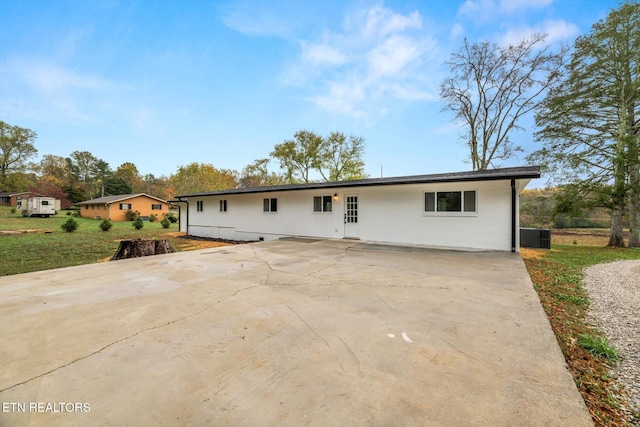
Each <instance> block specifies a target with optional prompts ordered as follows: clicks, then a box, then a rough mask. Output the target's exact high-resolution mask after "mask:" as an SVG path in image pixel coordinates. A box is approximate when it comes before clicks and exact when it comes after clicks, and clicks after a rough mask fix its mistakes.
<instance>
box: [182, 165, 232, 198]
mask: <svg viewBox="0 0 640 427" xmlns="http://www.w3.org/2000/svg"><path fill="white" fill-rule="evenodd" d="M171 182H172V184H173V187H174V189H175V192H176V194H189V193H199V192H205V191H215V190H224V189H227V188H235V187H237V186H238V182H237V180H236V173H235V172H234V171H232V170H228V169H216V168H215V167H214V166H213V165H211V164H206V163H190V164H188V165H186V166H180V167H178V171H177V172H176V173H175V174H174V175H172V176H171Z"/></svg>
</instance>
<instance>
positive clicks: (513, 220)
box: [511, 178, 517, 252]
mask: <svg viewBox="0 0 640 427" xmlns="http://www.w3.org/2000/svg"><path fill="white" fill-rule="evenodd" d="M516 197H517V195H516V180H515V179H514V178H511V252H515V251H516V230H517V227H516Z"/></svg>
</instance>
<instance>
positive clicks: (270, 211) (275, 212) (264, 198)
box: [262, 197, 280, 214]
mask: <svg viewBox="0 0 640 427" xmlns="http://www.w3.org/2000/svg"><path fill="white" fill-rule="evenodd" d="M273 199H275V200H276V210H275V211H272V210H271V205H272V203H271V201H272V200H273ZM265 200H269V210H268V211H265V210H264V201H265ZM279 210H280V203H278V198H277V197H263V198H262V213H264V214H277V213H278V211H279Z"/></svg>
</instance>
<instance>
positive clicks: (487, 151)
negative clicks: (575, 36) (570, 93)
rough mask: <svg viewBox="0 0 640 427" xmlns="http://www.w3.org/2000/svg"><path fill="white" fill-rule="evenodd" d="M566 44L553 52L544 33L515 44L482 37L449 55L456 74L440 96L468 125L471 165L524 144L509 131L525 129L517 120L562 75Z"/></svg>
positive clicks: (489, 163) (490, 163)
mask: <svg viewBox="0 0 640 427" xmlns="http://www.w3.org/2000/svg"><path fill="white" fill-rule="evenodd" d="M566 52H567V48H565V47H563V48H560V50H559V52H557V53H553V52H551V48H550V46H549V45H548V44H547V43H546V35H545V34H534V35H532V36H530V37H525V38H524V39H522V41H520V42H519V43H518V44H516V45H509V46H506V47H504V46H500V45H498V44H495V43H489V42H482V43H480V44H477V43H474V44H469V41H468V40H467V39H465V40H464V46H463V47H462V49H460V51H459V52H456V53H454V54H452V55H451V59H450V60H449V61H447V64H448V65H449V67H450V69H451V73H452V76H451V77H447V78H446V79H445V80H444V81H443V82H442V84H441V86H440V98H441V99H442V100H443V101H444V102H445V103H446V104H445V106H444V108H443V109H444V110H450V111H452V112H453V113H454V115H455V120H456V121H461V122H463V123H464V124H465V125H466V133H465V135H464V136H463V138H464V141H465V142H466V144H467V145H468V146H469V150H470V153H469V155H470V160H471V164H472V165H473V170H485V169H488V168H489V167H494V166H495V165H494V162H495V161H496V160H506V159H509V158H510V157H512V156H514V155H515V153H516V152H518V151H522V148H521V147H519V146H517V145H515V144H514V143H513V142H512V141H511V140H510V139H509V135H510V133H511V132H512V131H514V130H518V129H522V128H521V127H520V126H519V125H518V120H519V119H520V118H521V117H522V116H524V115H526V114H528V113H529V112H531V111H532V110H533V109H534V108H535V106H536V103H537V100H538V98H539V97H540V95H541V94H542V93H543V92H544V91H545V90H546V89H547V88H548V87H549V86H550V85H552V84H553V83H554V82H555V81H556V80H557V79H558V78H559V77H560V69H561V67H562V65H563V61H564V58H565V56H566Z"/></svg>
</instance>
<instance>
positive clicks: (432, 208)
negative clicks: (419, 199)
mask: <svg viewBox="0 0 640 427" xmlns="http://www.w3.org/2000/svg"><path fill="white" fill-rule="evenodd" d="M424 211H425V212H476V192H475V191H474V190H472V191H464V192H463V191H438V192H426V193H424Z"/></svg>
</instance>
